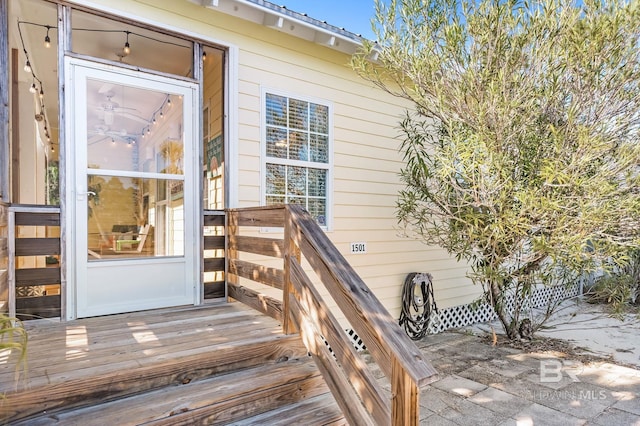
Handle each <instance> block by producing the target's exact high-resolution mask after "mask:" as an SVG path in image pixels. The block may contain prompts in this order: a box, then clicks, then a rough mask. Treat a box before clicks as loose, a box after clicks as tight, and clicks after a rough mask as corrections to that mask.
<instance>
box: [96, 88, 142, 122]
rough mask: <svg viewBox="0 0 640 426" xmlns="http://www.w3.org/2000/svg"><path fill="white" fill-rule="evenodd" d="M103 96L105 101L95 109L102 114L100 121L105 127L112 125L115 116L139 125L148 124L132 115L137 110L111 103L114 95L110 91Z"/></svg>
mask: <svg viewBox="0 0 640 426" xmlns="http://www.w3.org/2000/svg"><path fill="white" fill-rule="evenodd" d="M105 96H106V101H105V102H103V103H102V104H100V105H99V106H98V107H97V108H96V109H97V111H98V112H100V113H101V114H102V119H103V121H104V123H105V124H106V125H107V126H111V125H113V122H114V120H115V116H116V115H117V116H121V117H124V118H125V119H128V120H132V121H136V122H138V123H141V124H149V120H147V119H145V118H143V117H140V116H138V115H136V114H134V112H136V111H138V109H136V108H126V107H121V106H120V104H119V103H117V102H115V101H113V96H114V93H113V92H112V91H108V92H106V93H105Z"/></svg>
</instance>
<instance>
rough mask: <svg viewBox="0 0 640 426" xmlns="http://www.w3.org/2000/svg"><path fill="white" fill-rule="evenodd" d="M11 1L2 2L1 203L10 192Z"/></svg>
mask: <svg viewBox="0 0 640 426" xmlns="http://www.w3.org/2000/svg"><path fill="white" fill-rule="evenodd" d="M9 63H10V62H9V0H0V201H4V202H6V203H9V202H11V196H10V191H9Z"/></svg>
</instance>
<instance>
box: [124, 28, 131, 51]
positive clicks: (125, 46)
mask: <svg viewBox="0 0 640 426" xmlns="http://www.w3.org/2000/svg"><path fill="white" fill-rule="evenodd" d="M125 34H126V35H127V40H126V41H125V43H124V49H123V52H124V54H125V55H128V54H129V53H131V45H129V34H131V31H125Z"/></svg>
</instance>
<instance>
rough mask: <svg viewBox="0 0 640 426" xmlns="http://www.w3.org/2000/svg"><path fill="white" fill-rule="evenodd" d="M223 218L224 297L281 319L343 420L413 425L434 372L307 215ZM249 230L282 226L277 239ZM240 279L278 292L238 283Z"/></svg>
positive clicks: (267, 212) (293, 209)
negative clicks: (350, 333)
mask: <svg viewBox="0 0 640 426" xmlns="http://www.w3.org/2000/svg"><path fill="white" fill-rule="evenodd" d="M227 223H228V227H227V231H228V275H227V285H228V293H229V296H230V297H232V298H234V299H236V300H238V301H241V302H243V303H246V304H247V305H249V306H252V307H253V308H255V309H257V310H259V311H261V312H264V313H265V314H268V315H270V316H272V317H274V318H276V319H278V320H280V321H282V324H283V329H284V331H285V333H293V332H296V331H298V332H299V333H300V335H301V337H302V340H303V341H304V343H305V345H306V347H307V350H308V351H309V353H310V354H311V355H312V356H313V358H314V360H315V361H316V364H317V365H318V368H319V370H320V371H321V372H322V374H323V377H324V379H325V381H326V382H327V384H328V386H329V388H330V389H331V391H332V393H333V395H334V396H335V398H336V401H337V402H338V404H339V405H340V407H341V409H342V411H343V413H344V415H345V417H346V419H347V421H348V422H349V423H350V424H352V425H360V424H393V425H417V424H418V419H419V412H420V409H419V404H418V397H419V389H420V387H421V386H423V385H425V384H428V383H430V382H432V381H434V380H435V379H436V374H437V373H436V371H435V370H434V369H433V367H432V366H431V365H430V364H429V363H428V362H427V361H426V359H425V358H424V357H423V355H422V353H421V352H420V350H419V349H418V348H417V346H416V345H415V343H414V342H413V341H411V340H410V339H409V338H408V337H407V336H406V334H404V332H403V331H402V329H401V328H400V327H399V326H398V324H397V322H396V321H395V319H394V318H393V317H391V315H390V314H389V313H388V312H387V311H386V309H385V308H384V307H383V306H382V304H381V303H380V301H379V300H378V299H377V298H376V297H375V295H374V294H373V293H372V292H371V291H370V290H369V288H368V287H367V286H366V284H365V283H364V282H363V281H362V279H361V278H360V277H359V276H358V274H357V273H356V272H355V271H354V270H353V268H352V267H351V266H350V265H349V264H348V262H347V261H346V259H345V258H344V257H343V256H342V255H341V254H340V252H339V251H338V250H337V248H336V247H335V246H334V245H333V244H332V243H331V241H330V240H329V239H328V238H327V236H326V235H325V233H324V232H323V231H322V229H321V228H320V227H319V226H318V225H317V223H316V222H315V220H313V218H312V217H311V216H310V215H309V214H308V213H306V212H305V211H304V210H303V209H302V208H300V207H298V206H282V207H261V208H249V209H235V210H229V211H228V217H227ZM247 227H249V229H251V228H253V232H252V231H249V233H248V234H249V235H245V234H246V232H245V229H246V228H247ZM256 227H258V228H260V227H264V228H274V227H275V228H282V230H283V233H284V240H282V239H276V238H262V237H261V236H260V234H259V233H257V232H255V231H256ZM253 255H258V256H255V257H256V259H257V260H255V259H252V256H253ZM265 256H266V258H265ZM241 257H243V258H241ZM269 258H272V259H273V258H275V259H282V262H281V265H282V267H281V268H278V267H275V266H272V265H270V263H271V261H269V260H266V261H263V260H262V259H269ZM247 259H252V260H247ZM302 259H305V260H306V262H307V263H308V264H309V269H310V270H312V271H313V273H314V279H313V280H312V279H311V278H310V277H309V276H308V275H307V271H306V270H305V268H303V266H302V264H303V262H302ZM243 278H244V279H247V280H250V282H253V283H260V284H262V285H267V286H269V287H272V288H275V289H280V290H281V293H280V294H281V295H282V296H281V297H280V298H279V297H276V296H274V295H267V294H266V292H265V291H261V290H260V289H255V288H250V282H248V283H247V284H246V285H240V282H241V279H243ZM318 282H319V283H321V284H322V286H324V288H325V292H326V293H329V294H330V295H331V297H332V298H333V300H334V301H335V303H336V305H337V307H338V308H339V309H340V311H341V312H342V314H343V316H344V317H345V318H346V319H347V320H348V322H349V324H350V326H351V327H352V328H353V330H354V331H355V332H356V333H357V334H358V336H359V337H360V338H361V339H362V341H363V342H364V343H365V345H366V347H367V349H368V350H369V352H370V354H371V356H372V357H373V359H374V360H375V361H376V363H377V364H378V365H379V366H380V368H381V370H382V371H383V372H384V373H385V375H386V376H387V378H388V379H389V380H390V383H391V395H388V394H387V393H386V392H385V391H384V390H383V389H382V387H381V386H380V385H379V383H378V382H377V380H376V378H375V377H374V376H373V375H372V374H371V372H370V370H369V369H368V367H367V365H366V363H365V362H364V361H363V359H362V358H361V357H360V356H359V355H358V353H357V352H356V350H355V348H354V346H353V345H352V343H351V340H350V339H349V338H348V337H347V335H346V333H345V332H344V329H343V327H342V326H341V324H340V322H339V321H338V320H337V319H336V317H335V316H334V315H333V314H332V312H331V311H330V309H329V308H328V306H327V304H326V302H325V301H324V300H323V297H322V296H321V291H319V287H318V286H317V285H316V283H318ZM243 284H244V282H243Z"/></svg>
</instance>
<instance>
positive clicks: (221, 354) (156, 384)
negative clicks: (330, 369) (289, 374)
mask: <svg viewBox="0 0 640 426" xmlns="http://www.w3.org/2000/svg"><path fill="white" fill-rule="evenodd" d="M302 357H306V349H305V348H304V346H303V345H302V343H301V342H300V338H299V337H298V336H284V335H271V336H263V337H260V338H256V337H251V338H248V339H247V340H240V341H234V342H232V343H229V344H226V345H218V346H216V347H215V348H212V349H209V350H207V348H201V349H199V350H193V349H191V350H185V351H183V352H180V351H176V352H174V353H172V354H171V355H170V356H168V355H163V356H158V357H155V358H154V357H150V358H147V359H144V358H143V359H140V360H138V361H137V364H136V365H132V364H130V363H127V364H123V365H120V366H119V365H118V362H117V361H116V360H115V359H114V363H113V364H111V365H109V366H108V367H107V366H102V367H101V368H100V369H98V368H95V369H91V370H92V371H87V372H84V374H78V375H77V377H76V376H73V375H72V374H71V373H65V374H67V375H68V376H69V377H68V380H63V379H64V377H56V378H55V380H53V379H52V381H51V383H45V384H39V385H37V386H31V387H29V388H28V389H23V390H19V391H17V392H8V393H7V394H6V395H5V396H6V398H5V399H4V401H3V403H2V404H0V419H1V420H2V421H3V422H6V423H10V424H13V423H15V422H17V421H19V420H22V419H32V418H34V417H36V416H42V415H44V416H45V418H46V417H48V416H51V415H55V414H56V413H57V412H59V411H61V410H69V409H75V408H82V407H90V406H93V405H96V404H103V403H105V402H109V401H112V400H116V399H122V398H126V397H128V396H131V395H136V394H140V393H145V392H152V391H154V390H158V389H159V390H161V391H164V389H168V388H170V387H179V386H180V385H184V384H188V383H197V382H198V381H201V380H206V379H209V378H210V377H212V376H215V375H219V374H225V373H228V372H232V371H241V370H243V369H251V368H252V367H254V366H260V365H269V364H278V363H279V364H282V362H283V361H286V360H290V359H297V358H302ZM283 365H284V364H283ZM94 370H95V371H94ZM250 371H251V370H250ZM87 373H89V374H87ZM24 424H32V423H31V421H27V422H26V423H24ZM43 424H45V423H43ZM49 424H50V423H49ZM82 424H87V423H86V422H82ZM101 424H119V423H117V422H116V423H101Z"/></svg>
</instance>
